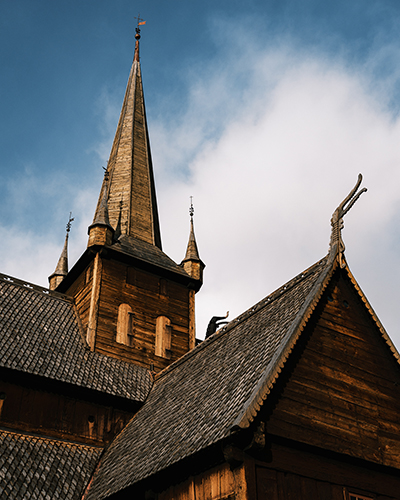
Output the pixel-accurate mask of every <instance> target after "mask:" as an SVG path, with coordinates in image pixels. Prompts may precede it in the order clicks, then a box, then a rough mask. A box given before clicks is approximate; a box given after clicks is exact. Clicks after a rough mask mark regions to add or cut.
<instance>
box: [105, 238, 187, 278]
mask: <svg viewBox="0 0 400 500" xmlns="http://www.w3.org/2000/svg"><path fill="white" fill-rule="evenodd" d="M107 248H109V249H112V250H116V251H118V252H121V253H124V254H126V255H129V256H131V257H135V258H137V259H140V260H142V261H144V262H147V263H149V264H152V265H154V266H157V267H161V268H162V269H166V270H167V271H172V272H174V273H177V274H179V275H181V276H184V277H185V278H189V277H188V274H187V273H186V271H184V269H183V268H182V267H180V266H179V265H178V264H177V263H176V262H174V261H173V260H172V259H171V258H169V257H168V255H166V254H165V253H164V252H163V251H162V250H160V249H159V248H158V247H157V246H155V245H151V244H150V243H147V242H146V241H143V240H140V239H139V238H135V237H133V236H124V235H122V236H120V237H119V238H118V240H117V241H116V242H115V243H114V244H113V245H112V246H110V247H107Z"/></svg>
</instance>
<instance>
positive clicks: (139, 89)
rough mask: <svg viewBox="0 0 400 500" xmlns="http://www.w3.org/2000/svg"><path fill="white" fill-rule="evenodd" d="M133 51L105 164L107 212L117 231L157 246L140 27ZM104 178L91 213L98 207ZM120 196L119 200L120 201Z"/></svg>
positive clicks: (157, 232)
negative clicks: (118, 226) (117, 228)
mask: <svg viewBox="0 0 400 500" xmlns="http://www.w3.org/2000/svg"><path fill="white" fill-rule="evenodd" d="M135 38H136V45H135V54H134V58H133V63H132V67H131V71H130V74H129V79H128V85H127V88H126V92H125V98H124V102H123V105H122V110H121V115H120V118H119V122H118V127H117V131H116V134H115V138H114V143H113V146H112V149H111V154H110V158H109V161H108V166H107V173H108V179H109V181H108V196H107V204H108V215H109V223H110V225H111V226H112V227H113V228H114V230H115V229H116V227H117V224H118V221H120V232H121V235H127V236H133V237H135V238H138V239H140V240H143V241H146V242H147V243H150V244H152V245H155V246H157V247H158V248H160V249H161V234H160V226H159V219H158V210H157V200H156V192H155V184H154V176H153V165H152V161H151V152H150V143H149V135H148V131H147V120H146V112H145V106H144V97H143V86H142V74H141V69H140V61H139V40H140V29H139V28H136V35H135ZM106 184H107V183H106V180H105V181H104V182H103V186H102V188H101V192H100V196H99V201H98V203H97V208H96V212H95V216H94V220H96V219H97V218H98V216H99V212H100V211H101V209H102V200H103V198H104V192H105V191H107V186H106ZM121 200H122V204H121Z"/></svg>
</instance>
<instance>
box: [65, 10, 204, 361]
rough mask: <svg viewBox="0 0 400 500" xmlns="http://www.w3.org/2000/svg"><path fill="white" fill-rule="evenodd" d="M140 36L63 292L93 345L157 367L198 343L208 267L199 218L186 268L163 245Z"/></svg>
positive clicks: (91, 347) (107, 353)
mask: <svg viewBox="0 0 400 500" xmlns="http://www.w3.org/2000/svg"><path fill="white" fill-rule="evenodd" d="M141 24H143V23H141V22H139V19H138V26H140V25H141ZM139 38H140V35H139V28H137V29H136V47H135V54H134V58H133V63H132V68H131V71H130V75H129V80H128V86H127V89H126V93H125V98H124V102H123V105H122V111H121V116H120V119H119V123H118V127H117V132H116V134H115V139H114V143H113V146H112V150H111V154H110V159H109V161H108V165H107V169H106V172H105V175H104V181H103V186H102V189H101V192H100V196H99V201H98V203H97V208H96V211H95V215H94V218H93V223H92V224H91V225H90V226H89V242H88V246H87V249H86V250H85V252H84V253H83V254H82V255H81V257H80V259H79V260H78V261H77V262H76V264H75V265H74V267H73V268H72V269H71V270H70V271H69V272H68V274H67V276H65V278H64V279H63V280H62V281H61V283H60V285H59V287H58V289H57V290H58V291H59V292H61V293H66V294H68V295H70V296H72V297H73V298H74V303H75V307H76V310H77V312H78V314H79V317H80V321H81V325H82V328H83V330H84V331H85V337H86V342H87V344H88V346H89V347H90V349H91V350H93V351H96V352H99V353H102V354H105V355H107V356H111V357H115V358H118V359H121V360H124V361H129V362H131V363H136V364H137V365H139V366H144V367H147V368H151V369H152V370H155V371H159V370H162V369H164V368H165V367H166V366H168V365H169V364H170V363H172V362H173V361H176V360H177V359H179V358H180V357H181V356H183V355H184V354H185V353H186V352H187V351H188V350H190V349H192V348H193V347H194V346H195V292H197V291H198V290H199V289H200V287H201V285H202V271H203V267H204V264H203V263H202V262H201V260H200V258H199V255H198V250H197V245H196V240H195V238H194V229H193V220H192V221H191V233H190V238H189V239H190V241H189V247H188V253H187V255H186V258H185V260H184V262H183V263H182V265H178V264H177V263H176V262H174V261H173V260H172V259H170V258H169V257H168V256H167V255H166V254H165V253H164V252H163V251H162V250H161V237H160V228H159V222H158V213H157V203H156V194H155V187H154V179H153V166H152V162H151V154H150V146H149V138H148V133H147V124H146V113H145V108H144V100H143V89H142V77H141V71H140V62H139ZM191 217H192V219H193V207H191Z"/></svg>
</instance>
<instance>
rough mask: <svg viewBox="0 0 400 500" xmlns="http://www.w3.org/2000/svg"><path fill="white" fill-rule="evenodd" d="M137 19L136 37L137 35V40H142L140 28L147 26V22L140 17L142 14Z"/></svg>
mask: <svg viewBox="0 0 400 500" xmlns="http://www.w3.org/2000/svg"><path fill="white" fill-rule="evenodd" d="M135 19H136V20H137V26H136V30H135V31H136V35H137V38H140V28H139V26H143V25H144V24H146V21H143V19H142V18H141V17H140V14H138V16H137V17H135Z"/></svg>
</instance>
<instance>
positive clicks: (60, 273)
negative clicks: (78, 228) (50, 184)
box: [49, 213, 74, 290]
mask: <svg viewBox="0 0 400 500" xmlns="http://www.w3.org/2000/svg"><path fill="white" fill-rule="evenodd" d="M71 215H72V214H71V213H70V214H69V220H68V223H67V232H66V235H65V241H64V247H63V250H62V252H61V255H60V258H59V259H58V262H57V266H56V269H55V271H54V273H53V274H52V275H51V276H49V288H50V290H55V289H56V288H57V287H58V285H59V284H60V283H61V282H62V280H63V279H64V278H65V276H67V274H68V236H69V232H70V231H71V223H72V221H73V220H74V219H73V218H72V217H71Z"/></svg>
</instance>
